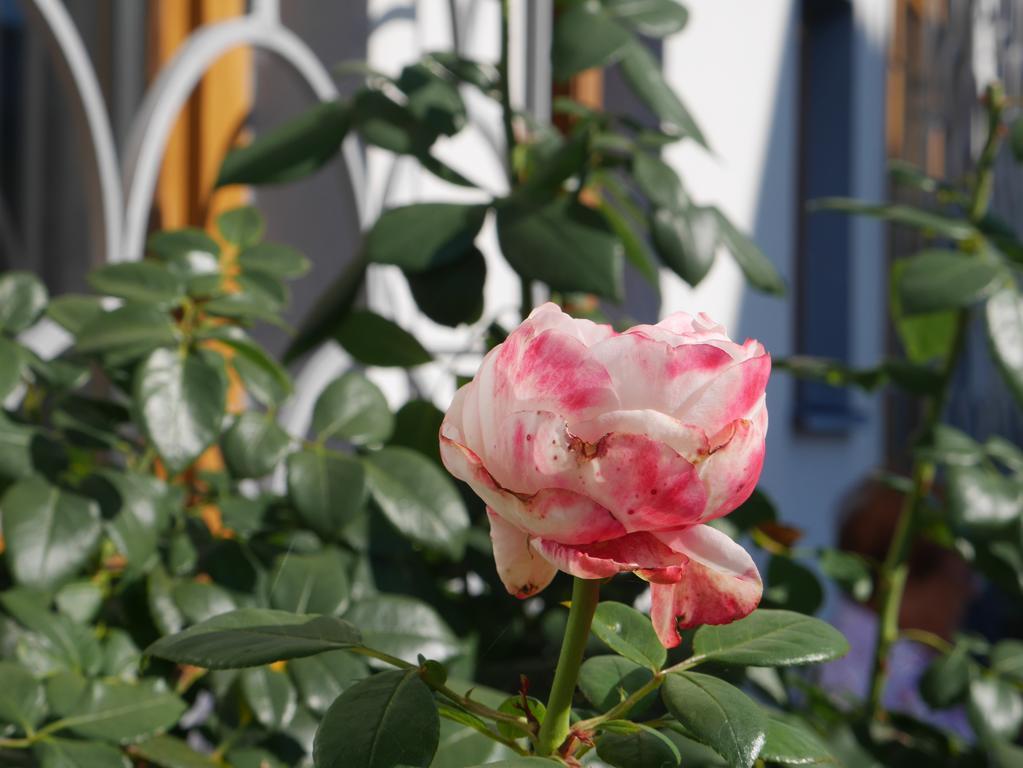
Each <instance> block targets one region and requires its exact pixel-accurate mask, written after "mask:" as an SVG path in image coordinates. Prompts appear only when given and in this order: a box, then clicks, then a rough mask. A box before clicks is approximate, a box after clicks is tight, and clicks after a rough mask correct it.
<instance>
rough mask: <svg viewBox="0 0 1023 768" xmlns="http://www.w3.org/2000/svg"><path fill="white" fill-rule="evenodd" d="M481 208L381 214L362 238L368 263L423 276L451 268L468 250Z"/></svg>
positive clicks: (433, 207) (414, 208) (437, 206)
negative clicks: (420, 273)
mask: <svg viewBox="0 0 1023 768" xmlns="http://www.w3.org/2000/svg"><path fill="white" fill-rule="evenodd" d="M486 214H487V206H485V205H465V204H461V203H416V204H414V205H406V206H403V207H401V208H392V209H391V210H389V211H385V212H384V213H383V214H382V215H381V216H380V218H379V219H377V221H376V223H375V224H374V225H373V228H372V229H371V230H370V231H369V233H368V234H367V235H366V244H365V249H366V255H367V257H368V258H369V260H370V261H371V262H375V263H378V264H396V265H397V266H399V267H401V268H402V269H404V270H405V271H406V272H423V271H426V270H428V269H431V268H434V267H439V266H443V265H445V264H451V263H452V262H455V261H457V260H458V259H460V258H462V256H463V255H464V254H465V253H466V252H467V251H468V250H469V248H471V247H472V243H473V240H475V239H476V235H477V234H479V231H480V227H482V226H483V219H484V218H485V217H486Z"/></svg>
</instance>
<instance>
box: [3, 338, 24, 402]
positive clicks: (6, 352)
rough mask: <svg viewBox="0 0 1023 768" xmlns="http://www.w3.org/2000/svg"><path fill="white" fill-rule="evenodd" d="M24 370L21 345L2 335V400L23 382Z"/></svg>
mask: <svg viewBox="0 0 1023 768" xmlns="http://www.w3.org/2000/svg"><path fill="white" fill-rule="evenodd" d="M24 370H25V365H24V359H23V357H22V351H21V347H19V346H18V345H17V344H15V343H14V342H13V341H9V340H8V339H5V338H3V337H2V336H0V400H2V399H3V398H5V397H7V395H9V394H10V393H11V392H13V391H14V388H15V387H17V386H18V384H20V383H21V379H22V376H23V375H24Z"/></svg>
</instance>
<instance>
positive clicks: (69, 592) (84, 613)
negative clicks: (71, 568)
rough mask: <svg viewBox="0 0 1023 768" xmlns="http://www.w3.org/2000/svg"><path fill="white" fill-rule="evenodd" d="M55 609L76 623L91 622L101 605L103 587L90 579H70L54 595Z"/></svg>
mask: <svg viewBox="0 0 1023 768" xmlns="http://www.w3.org/2000/svg"><path fill="white" fill-rule="evenodd" d="M53 600H54V602H55V603H56V604H57V610H58V611H60V612H61V613H62V614H64V615H65V616H67V617H68V618H69V619H71V621H74V622H77V623H78V624H91V623H92V621H93V620H94V619H95V618H96V614H97V613H99V609H100V607H102V605H103V588H102V587H100V586H99V585H98V584H95V583H93V582H92V581H87V580H82V581H72V582H69V583H67V584H65V585H64V586H62V587H61V588H60V589H58V590H57V594H56V595H54V598H53Z"/></svg>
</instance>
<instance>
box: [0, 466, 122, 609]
mask: <svg viewBox="0 0 1023 768" xmlns="http://www.w3.org/2000/svg"><path fill="white" fill-rule="evenodd" d="M0 511H2V515H3V531H4V537H5V539H6V543H7V547H6V553H5V557H6V560H7V567H8V568H9V569H10V571H11V575H12V576H13V577H14V581H15V583H17V584H22V585H24V586H29V587H37V588H41V589H45V588H49V587H54V586H56V585H58V584H60V583H61V582H64V581H66V580H68V579H70V578H71V577H72V576H74V575H75V574H76V573H77V572H78V570H79V569H80V568H81V567H82V566H83V565H85V563H86V562H88V561H89V560H90V559H91V558H92V557H93V555H94V554H95V552H96V547H97V545H98V544H99V539H100V536H101V534H102V527H101V524H100V517H99V508H98V507H97V505H96V504H95V503H94V502H92V501H90V500H89V499H86V498H84V497H82V496H78V495H76V494H73V493H69V492H67V491H64V490H62V489H60V488H58V487H57V486H55V485H50V484H49V483H48V482H46V481H45V480H44V479H42V478H41V477H38V476H37V477H30V478H27V479H25V480H21V481H19V482H17V483H16V484H14V485H13V486H11V487H10V488H8V489H7V492H6V493H5V494H4V496H3V499H2V500H0Z"/></svg>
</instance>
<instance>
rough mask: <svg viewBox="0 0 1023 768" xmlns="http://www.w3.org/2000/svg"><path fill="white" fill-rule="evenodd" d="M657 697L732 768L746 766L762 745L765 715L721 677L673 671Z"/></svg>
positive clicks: (765, 728)
mask: <svg viewBox="0 0 1023 768" xmlns="http://www.w3.org/2000/svg"><path fill="white" fill-rule="evenodd" d="M661 698H662V699H663V700H664V704H665V706H666V707H667V708H668V711H669V712H671V714H672V716H673V717H674V718H675V719H676V720H678V721H679V722H680V723H682V725H683V726H685V728H686V730H687V731H689V732H690V733H691V734H693V735H694V736H695V737H696V738H698V739H699V740H700V741H702V742H704V743H705V744H707V745H708V746H710V747H711V748H712V749H713V750H714V751H715V752H717V753H718V754H719V755H721V756H722V757H723V758H725V760H726V761H727V762H728V764H729V765H730V766H732V768H750V767H751V766H752V765H753V762H754V761H755V760H756V759H757V756H758V755H759V754H760V750H761V748H762V747H763V746H764V741H765V735H766V730H767V718H766V717H765V716H764V713H763V711H762V710H761V709H760V707H758V706H757V705H756V704H754V703H753V702H752V701H751V700H750V699H749V697H748V696H746V694H744V693H743V692H742V691H740V690H739V689H738V688H736V687H734V686H732V685H729V684H728V683H726V682H725V681H724V680H721V679H720V678H717V677H711V676H710V675H703V674H700V673H698V672H675V673H672V674H670V675H668V676H667V677H666V678H665V680H664V685H663V686H661Z"/></svg>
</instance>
